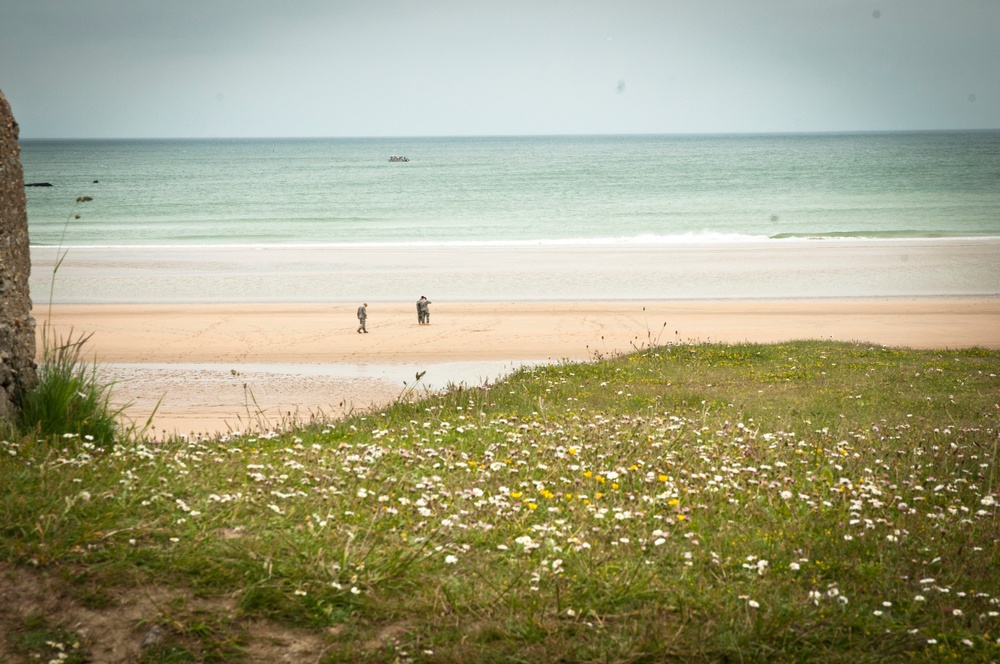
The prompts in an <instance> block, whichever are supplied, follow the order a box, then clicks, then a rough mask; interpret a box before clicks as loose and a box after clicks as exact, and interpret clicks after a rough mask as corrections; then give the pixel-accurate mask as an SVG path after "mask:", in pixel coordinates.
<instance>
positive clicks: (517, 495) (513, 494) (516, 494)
mask: <svg viewBox="0 0 1000 664" xmlns="http://www.w3.org/2000/svg"><path fill="white" fill-rule="evenodd" d="M510 497H511V498H520V497H521V492H520V491H511V492H510Z"/></svg>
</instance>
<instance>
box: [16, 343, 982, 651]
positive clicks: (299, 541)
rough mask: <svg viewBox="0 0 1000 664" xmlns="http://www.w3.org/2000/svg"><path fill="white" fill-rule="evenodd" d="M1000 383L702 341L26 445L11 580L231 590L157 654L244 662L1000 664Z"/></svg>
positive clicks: (848, 357)
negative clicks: (280, 635) (310, 412)
mask: <svg viewBox="0 0 1000 664" xmlns="http://www.w3.org/2000/svg"><path fill="white" fill-rule="evenodd" d="M998 374H1000V353H998V352H996V351H985V350H981V349H968V350H935V351H921V350H902V349H893V348H885V347H880V346H872V345H867V344H843V343H833V342H816V341H810V342H796V343H786V344H775V345H703V344H676V345H669V346H657V347H652V348H647V349H643V350H640V351H638V352H635V353H633V354H630V355H626V356H621V357H609V358H598V359H595V360H594V361H591V362H586V363H568V362H567V363H555V364H550V365H544V366H536V367H530V368H528V367H526V368H523V369H521V370H519V371H517V372H516V373H514V374H513V375H511V376H510V377H508V378H506V379H504V380H501V381H498V382H496V383H493V384H488V385H483V386H480V387H473V388H468V387H464V386H451V387H449V388H448V389H446V390H443V391H442V392H440V393H433V394H425V395H423V396H422V397H421V398H419V399H403V400H400V401H399V402H398V403H395V404H393V405H391V406H386V407H384V408H380V409H374V410H372V411H369V412H365V413H361V414H358V415H355V416H352V417H348V418H346V419H343V420H339V421H334V422H328V423H323V424H314V425H309V426H303V427H300V428H297V429H295V430H291V431H286V432H256V433H243V434H239V433H232V434H230V435H228V436H225V437H221V438H205V439H190V438H174V439H168V440H159V439H153V438H149V437H141V438H135V439H132V440H119V441H118V442H117V443H114V444H104V445H102V444H99V441H94V440H89V439H88V437H87V436H84V437H80V436H79V435H76V433H75V432H66V433H65V434H63V435H62V436H61V437H59V438H55V439H41V440H37V439H24V440H18V439H7V440H3V441H2V443H0V457H2V458H0V477H2V480H3V481H2V484H0V561H5V564H7V565H9V566H14V567H18V568H30V569H33V570H39V571H41V572H43V573H46V574H50V575H62V576H63V577H64V578H67V579H69V580H70V583H69V587H70V589H71V592H73V593H76V594H77V595H78V596H79V597H82V598H86V599H87V601H89V602H90V603H91V604H94V605H95V606H98V607H99V606H100V605H101V597H102V596H108V595H109V594H110V590H111V589H121V588H132V589H137V590H141V589H143V588H147V587H150V586H154V585H155V586H157V587H172V588H183V589H185V590H186V591H190V593H191V594H192V596H193V597H202V598H211V597H227V598H231V599H232V601H233V602H234V606H233V607H232V608H231V609H230V610H227V612H226V613H225V615H222V614H220V615H217V616H214V617H212V616H208V617H206V616H205V615H204V614H199V615H198V617H197V618H195V617H193V616H194V614H193V613H190V612H189V613H185V612H184V611H182V610H181V609H180V608H177V607H175V609H174V610H173V611H170V610H166V609H165V610H164V612H163V614H162V615H163V619H162V621H160V622H161V623H162V624H161V627H162V629H163V630H164V632H165V634H166V637H165V638H164V639H163V641H162V642H161V643H159V644H158V645H157V646H156V647H154V648H150V649H148V650H145V651H144V658H145V659H144V660H143V661H146V662H153V661H240V659H241V657H242V656H243V654H244V650H243V649H244V646H245V645H246V639H247V636H246V624H247V621H250V620H267V621H272V622H274V623H275V624H280V625H285V626H290V627H294V628H296V629H301V630H306V631H311V632H312V633H315V634H317V635H319V638H321V639H322V641H323V644H324V647H323V651H322V653H321V656H320V657H319V661H323V662H340V661H351V662H356V661H360V662H365V661H368V662H390V661H398V662H473V661H475V662H664V661H677V662H699V661H703V662H783V661H825V662H851V663H852V664H858V663H859V662H893V661H898V662H903V661H906V662H940V661H960V662H970V661H971V662H990V661H998V660H1000V521H998V516H1000V513H998V506H997V503H998V501H1000V477H997V474H996V471H997V460H998V448H1000V378H998ZM196 624H197V625H198V626H200V627H199V628H197V629H196V628H195V625H196ZM206 626H208V627H206ZM71 627H72V626H69V625H62V626H60V628H61V629H62V630H64V631H66V630H70V631H71ZM86 646H87V644H86V639H85V638H84V639H82V640H81V643H80V644H79V646H78V647H79V648H80V649H82V651H85V650H86ZM185 658H187V659H185ZM81 661H86V660H81Z"/></svg>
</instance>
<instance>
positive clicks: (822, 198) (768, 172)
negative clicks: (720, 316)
mask: <svg viewBox="0 0 1000 664" xmlns="http://www.w3.org/2000/svg"><path fill="white" fill-rule="evenodd" d="M392 155H403V156H405V157H407V158H408V160H409V161H406V162H392V161H390V157H391V156H392ZM21 159H22V163H23V167H24V173H25V182H26V183H39V182H47V183H50V184H51V185H52V186H51V187H28V188H27V189H26V192H27V198H28V225H29V234H30V240H31V243H32V245H33V246H37V247H44V246H61V247H76V246H79V247H218V246H220V245H227V246H254V247H260V246H265V247H266V246H274V245H280V246H306V247H317V246H334V247H336V246H368V247H413V246H418V247H420V246H428V247H448V246H459V247H462V246H470V247H472V246H511V245H513V246H517V245H519V244H527V245H552V246H560V245H583V246H586V245H599V246H604V245H638V246H655V245H658V244H666V245H670V244H711V243H714V242H726V243H733V242H736V243H742V242H760V241H768V242H781V241H783V240H784V241H788V240H799V239H823V238H826V239H844V238H861V239H894V238H895V239H898V238H952V237H960V238H975V237H995V236H1000V131H982V132H926V133H874V134H815V135H735V136H587V137H504V138H493V137H483V138H372V139H362V138H357V139H273V140H270V139H269V140H257V139H255V140H237V139H232V140H229V139H220V140H87V141H72V140H60V141H36V140H26V141H23V143H22V154H21ZM83 196H88V197H90V198H92V200H90V201H88V202H85V203H80V204H78V203H77V202H76V201H77V198H78V197H83Z"/></svg>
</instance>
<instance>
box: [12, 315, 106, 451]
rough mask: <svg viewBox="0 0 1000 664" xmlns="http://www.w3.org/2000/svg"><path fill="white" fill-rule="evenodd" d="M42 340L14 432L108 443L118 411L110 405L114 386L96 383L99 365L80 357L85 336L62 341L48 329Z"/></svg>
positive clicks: (85, 340)
mask: <svg viewBox="0 0 1000 664" xmlns="http://www.w3.org/2000/svg"><path fill="white" fill-rule="evenodd" d="M43 339H44V344H45V345H44V348H43V351H42V361H41V362H40V363H39V365H38V384H37V386H36V387H35V388H34V389H32V390H29V391H26V392H24V393H23V394H22V395H21V403H20V411H19V414H18V419H17V425H18V428H19V429H20V430H21V431H22V432H24V433H25V434H26V435H33V436H36V437H41V438H51V437H54V436H60V435H76V436H81V437H83V438H85V439H87V440H89V441H93V442H96V443H97V444H98V445H112V444H113V443H114V442H115V440H116V439H117V438H119V437H120V436H119V434H120V432H121V427H120V425H119V419H120V417H121V415H122V409H115V408H112V407H111V405H110V397H111V387H112V385H111V384H109V383H104V382H102V381H101V380H100V376H99V372H98V367H97V364H96V363H88V362H86V361H85V360H84V359H83V354H84V347H85V345H86V343H87V341H88V339H89V336H87V335H83V336H80V337H78V338H75V339H74V338H73V335H72V333H71V334H70V335H69V336H68V337H67V338H65V339H61V338H56V337H55V335H54V334H53V333H52V332H51V331H50V330H49V329H48V328H46V330H45V331H44V333H43Z"/></svg>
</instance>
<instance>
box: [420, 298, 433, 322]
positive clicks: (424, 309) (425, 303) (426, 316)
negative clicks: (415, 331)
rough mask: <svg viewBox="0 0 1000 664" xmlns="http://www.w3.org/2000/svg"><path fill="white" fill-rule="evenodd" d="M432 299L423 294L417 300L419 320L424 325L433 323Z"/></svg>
mask: <svg viewBox="0 0 1000 664" xmlns="http://www.w3.org/2000/svg"><path fill="white" fill-rule="evenodd" d="M430 303H431V301H430V300H428V299H427V298H426V297H425V296H423V295H421V296H420V299H419V300H417V322H418V323H421V324H423V325H430V324H431V308H430Z"/></svg>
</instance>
